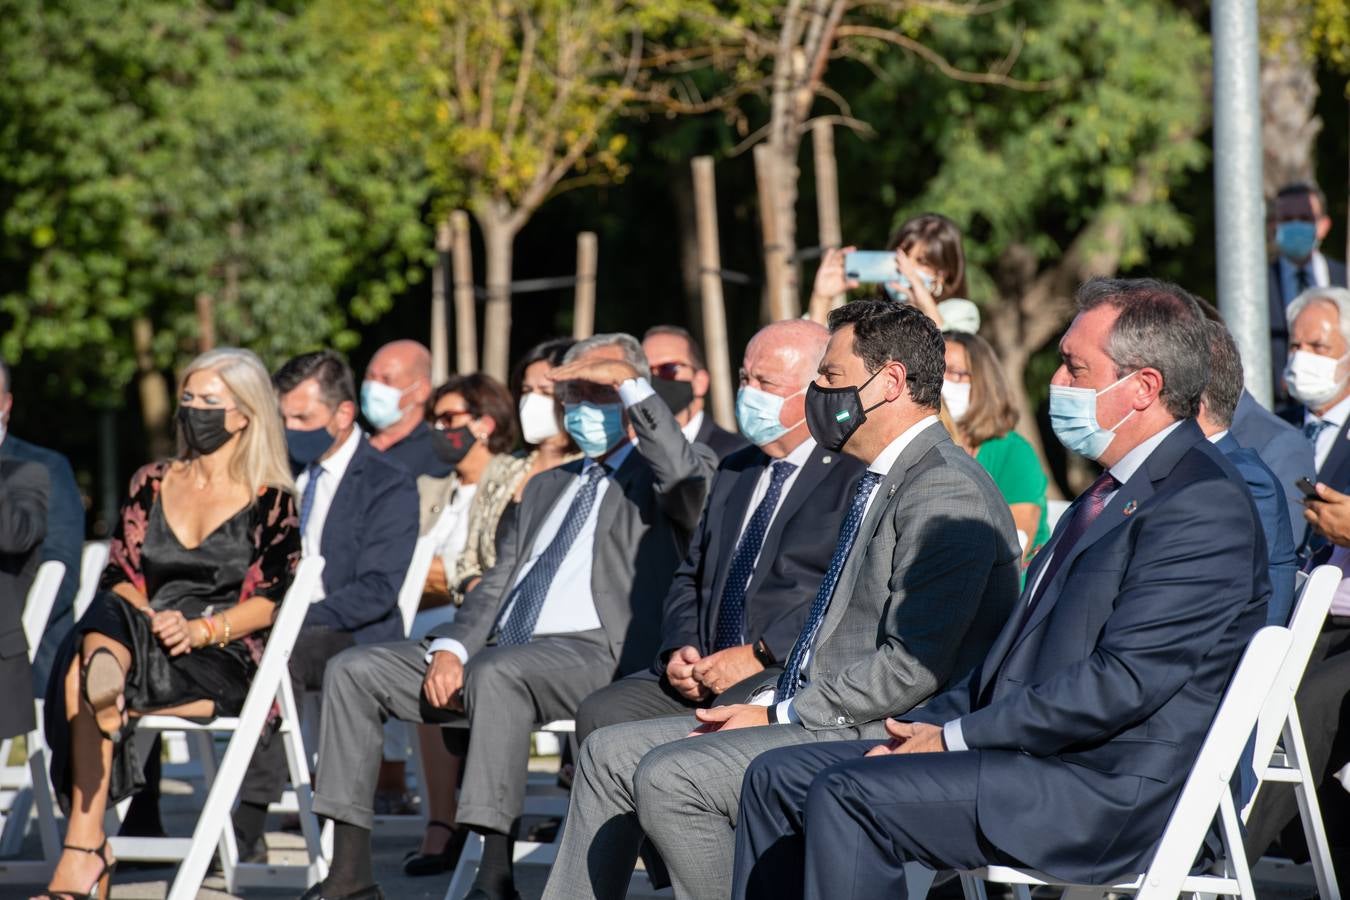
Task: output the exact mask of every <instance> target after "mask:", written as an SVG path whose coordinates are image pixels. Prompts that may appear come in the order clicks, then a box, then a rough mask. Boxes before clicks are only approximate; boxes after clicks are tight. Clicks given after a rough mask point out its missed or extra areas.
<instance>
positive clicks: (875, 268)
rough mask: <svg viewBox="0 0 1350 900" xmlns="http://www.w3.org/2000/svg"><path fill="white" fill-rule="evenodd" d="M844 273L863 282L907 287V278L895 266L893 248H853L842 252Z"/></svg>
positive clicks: (851, 278)
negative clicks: (896, 284)
mask: <svg viewBox="0 0 1350 900" xmlns="http://www.w3.org/2000/svg"><path fill="white" fill-rule="evenodd" d="M844 275H845V276H846V277H848V278H849V279H850V280H852V281H858V282H861V283H863V284H892V283H898V284H900V285H901V286H902V287H909V279H908V278H906V277H905V276H904V275H901V274H900V270H899V269H897V268H896V267H895V251H894V250H854V251H853V252H852V253H846V254H844Z"/></svg>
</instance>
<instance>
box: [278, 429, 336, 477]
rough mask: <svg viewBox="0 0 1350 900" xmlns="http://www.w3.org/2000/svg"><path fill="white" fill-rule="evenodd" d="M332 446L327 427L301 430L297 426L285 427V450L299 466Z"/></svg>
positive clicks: (321, 454)
mask: <svg viewBox="0 0 1350 900" xmlns="http://www.w3.org/2000/svg"><path fill="white" fill-rule="evenodd" d="M331 446H333V436H332V435H331V434H329V433H328V429H327V428H313V429H310V430H309V431H301V430H300V429H298V428H287V429H286V452H287V454H288V455H289V456H290V458H291V462H293V463H295V464H296V465H297V466H299V467H300V468H302V469H303V468H304V467H306V466H308V465H309V464H310V463H312V462H314V461H316V460H317V459H318V458H319V457H320V456H323V455H324V454H325V453H327V452H328V448H329V447H331Z"/></svg>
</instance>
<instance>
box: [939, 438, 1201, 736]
mask: <svg viewBox="0 0 1350 900" xmlns="http://www.w3.org/2000/svg"><path fill="white" fill-rule="evenodd" d="M1180 426H1181V420H1178V421H1176V422H1173V423H1172V424H1171V425H1168V426H1167V427H1166V428H1164V429H1163V430H1162V431H1159V432H1158V433H1157V434H1155V435H1153V437H1151V438H1148V439H1147V440H1145V441H1141V442H1140V443H1139V444H1138V445H1137V446H1136V447H1135V448H1134V449H1133V450H1131V451H1130V452H1129V453H1126V454H1125V455H1124V456H1122V457H1121V458H1120V460H1119V461H1118V462H1117V463H1116V464H1115V465H1114V466H1112V467H1111V469H1110V472H1111V474H1112V475H1114V476H1115V477H1116V481H1118V482H1120V483H1121V484H1122V485H1124V484H1125V483H1126V482H1127V481H1129V480H1130V478H1132V477H1133V476H1134V473H1135V472H1138V471H1139V469H1140V467H1142V466H1143V465H1144V462H1145V461H1146V460H1147V459H1148V458H1149V457H1150V456H1152V455H1153V451H1154V450H1157V449H1158V446H1159V445H1160V444H1162V442H1163V441H1165V440H1167V436H1168V435H1169V434H1171V433H1172V432H1174V431H1176V430H1177V428H1179V427H1180ZM1118 493H1120V489H1119V488H1117V489H1116V490H1114V491H1112V492H1111V493H1109V494H1107V495H1106V503H1104V504H1102V508H1103V509H1105V507H1106V504H1109V503H1110V502H1111V501H1112V500H1114V499H1115V498H1116V494H1118ZM1051 552H1052V553H1054V552H1057V551H1056V548H1053V547H1052V548H1051ZM1051 561H1052V559H1051V558H1047V559H1046V561H1045V565H1043V566H1041V570H1040V571H1039V572H1038V573H1037V574H1036V583H1035V584H1033V585H1032V586H1031V590H1029V591H1023V593H1022V600H1023V602H1024V603H1030V602H1031V599H1032V598H1033V597H1035V596H1036V589H1037V588H1038V587H1040V586H1041V579H1042V578H1044V577H1045V573H1046V570H1047V569H1049V568H1050V563H1051ZM942 738H943V740H944V741H945V742H946V744H947V749H948V750H968V749H970V748H969V747H968V746H967V745H966V739H965V735H964V734H963V733H962V731H961V720H960V719H952V720H951V721H950V722H948V723H946V724H945V725H943V726H942Z"/></svg>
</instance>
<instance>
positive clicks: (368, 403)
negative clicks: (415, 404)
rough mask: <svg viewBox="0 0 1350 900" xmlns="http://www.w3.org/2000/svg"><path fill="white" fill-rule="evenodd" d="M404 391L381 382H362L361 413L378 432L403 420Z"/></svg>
mask: <svg viewBox="0 0 1350 900" xmlns="http://www.w3.org/2000/svg"><path fill="white" fill-rule="evenodd" d="M402 403H403V391H400V390H399V389H398V388H396V387H393V386H391V385H388V384H384V383H382V382H379V381H363V382H361V412H362V413H363V414H364V415H365V417H366V421H367V422H369V423H370V424H371V425H373V426H374V427H375V430H376V431H384V430H385V429H386V428H388V427H389V426H391V425H393V424H394V423H396V422H397V421H398V420H399V419H402V418H403V407H402Z"/></svg>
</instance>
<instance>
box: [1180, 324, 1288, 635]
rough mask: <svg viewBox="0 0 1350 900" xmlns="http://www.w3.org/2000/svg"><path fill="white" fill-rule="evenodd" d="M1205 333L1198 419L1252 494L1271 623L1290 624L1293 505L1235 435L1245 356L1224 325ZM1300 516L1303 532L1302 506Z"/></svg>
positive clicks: (1266, 468) (1208, 328)
mask: <svg viewBox="0 0 1350 900" xmlns="http://www.w3.org/2000/svg"><path fill="white" fill-rule="evenodd" d="M1205 330H1206V332H1208V336H1209V385H1208V387H1206V388H1205V393H1204V395H1203V396H1202V397H1201V399H1200V415H1199V416H1197V417H1196V421H1197V422H1199V424H1200V429H1201V430H1202V431H1203V432H1204V433H1205V437H1207V438H1209V440H1210V442H1211V443H1212V444H1214V446H1216V447H1218V448H1219V450H1220V451H1222V452H1223V455H1224V456H1226V457H1228V461H1229V462H1231V463H1232V464H1233V468H1235V469H1237V470H1238V473H1239V474H1240V475H1241V476H1242V478H1243V480H1244V481H1246V482H1247V488H1248V490H1250V491H1251V493H1252V500H1254V501H1255V503H1256V511H1257V513H1259V514H1260V516H1261V530H1262V531H1263V532H1264V534H1265V537H1266V551H1267V553H1268V554H1269V555H1270V589H1271V592H1270V605H1269V608H1268V610H1267V621H1268V623H1269V624H1271V625H1288V624H1289V614H1290V613H1291V612H1292V611H1293V606H1294V577H1295V575H1296V574H1297V573H1298V556H1297V554H1296V552H1295V546H1294V533H1293V530H1292V529H1291V528H1290V527H1289V518H1290V516H1289V504H1288V502H1287V501H1286V500H1285V498H1284V492H1283V490H1282V489H1281V486H1280V484H1279V483H1278V482H1277V480H1276V476H1275V473H1274V472H1272V471H1271V470H1270V467H1269V466H1267V465H1266V464H1265V462H1264V461H1262V459H1261V457H1260V456H1259V455H1258V454H1257V452H1256V451H1255V450H1252V449H1250V448H1247V447H1245V446H1243V445H1242V442H1241V441H1239V440H1236V439H1235V436H1234V434H1233V431H1232V425H1233V411H1234V410H1235V409H1236V408H1237V404H1238V403H1239V400H1238V398H1239V397H1241V396H1242V395H1243V394H1245V393H1246V392H1245V391H1244V390H1243V388H1242V357H1241V356H1240V355H1239V354H1238V348H1237V344H1236V343H1234V342H1233V336H1232V335H1231V334H1229V333H1228V329H1227V328H1226V327H1224V325H1223V323H1222V322H1213V321H1210V322H1206V323H1205ZM1296 514H1297V515H1298V517H1299V526H1300V527H1299V531H1300V532H1302V530H1303V522H1302V519H1303V504H1302V503H1300V504H1299V505H1298V507H1297V512H1296Z"/></svg>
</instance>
